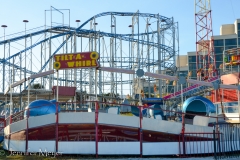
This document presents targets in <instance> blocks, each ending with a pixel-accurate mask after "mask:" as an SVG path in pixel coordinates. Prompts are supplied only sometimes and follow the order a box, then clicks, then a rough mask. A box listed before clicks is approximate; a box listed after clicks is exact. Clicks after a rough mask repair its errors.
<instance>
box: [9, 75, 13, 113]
mask: <svg viewBox="0 0 240 160" xmlns="http://www.w3.org/2000/svg"><path fill="white" fill-rule="evenodd" d="M10 75H11V77H9V78H10V83H9V84H10V85H9V86H10V116H11V115H12V107H13V106H12V70H11V71H10Z"/></svg>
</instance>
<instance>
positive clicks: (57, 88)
mask: <svg viewBox="0 0 240 160" xmlns="http://www.w3.org/2000/svg"><path fill="white" fill-rule="evenodd" d="M58 78H59V73H58V70H57V93H56V94H57V95H56V97H57V98H56V101H57V102H58Z"/></svg>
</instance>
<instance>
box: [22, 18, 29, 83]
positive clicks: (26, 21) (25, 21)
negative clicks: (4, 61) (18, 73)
mask: <svg viewBox="0 0 240 160" xmlns="http://www.w3.org/2000/svg"><path fill="white" fill-rule="evenodd" d="M23 22H24V23H25V73H24V78H26V70H27V52H26V48H27V37H26V27H27V23H28V20H23ZM24 88H26V82H24Z"/></svg>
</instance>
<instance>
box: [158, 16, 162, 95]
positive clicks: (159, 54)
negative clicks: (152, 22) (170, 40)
mask: <svg viewBox="0 0 240 160" xmlns="http://www.w3.org/2000/svg"><path fill="white" fill-rule="evenodd" d="M157 16H158V20H157V41H158V73H159V74H161V73H162V72H161V63H162V59H161V56H162V55H161V48H160V45H159V44H160V43H161V42H160V25H159V23H160V20H159V14H158V15H157ZM158 91H159V96H160V97H162V80H161V79H159V81H158Z"/></svg>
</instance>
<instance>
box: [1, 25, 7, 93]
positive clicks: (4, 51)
mask: <svg viewBox="0 0 240 160" xmlns="http://www.w3.org/2000/svg"><path fill="white" fill-rule="evenodd" d="M2 27H3V32H4V41H5V28H6V27H7V26H6V25H2ZM3 54H4V62H3V90H2V91H3V93H4V92H5V67H6V66H5V63H6V62H5V59H6V43H5V42H4V46H3Z"/></svg>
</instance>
